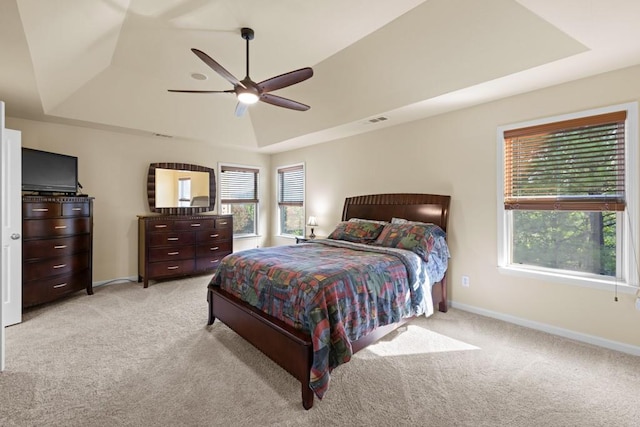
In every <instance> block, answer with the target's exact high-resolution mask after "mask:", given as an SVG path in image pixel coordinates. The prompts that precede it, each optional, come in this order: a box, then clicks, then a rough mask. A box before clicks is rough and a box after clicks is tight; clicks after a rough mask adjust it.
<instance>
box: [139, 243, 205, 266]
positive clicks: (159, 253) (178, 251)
mask: <svg viewBox="0 0 640 427" xmlns="http://www.w3.org/2000/svg"><path fill="white" fill-rule="evenodd" d="M194 253H195V250H194V248H193V245H188V246H176V247H171V246H165V247H161V248H151V249H149V262H157V261H171V260H179V259H190V258H193V256H194Z"/></svg>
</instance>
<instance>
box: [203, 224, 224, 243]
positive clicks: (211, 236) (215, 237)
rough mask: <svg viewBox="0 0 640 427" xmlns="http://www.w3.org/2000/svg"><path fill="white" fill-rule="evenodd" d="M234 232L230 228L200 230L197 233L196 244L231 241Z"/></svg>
mask: <svg viewBox="0 0 640 427" xmlns="http://www.w3.org/2000/svg"><path fill="white" fill-rule="evenodd" d="M232 231H233V230H232V229H231V228H230V227H228V228H215V229H209V230H200V231H197V232H196V242H198V243H208V242H216V241H220V240H231V234H232Z"/></svg>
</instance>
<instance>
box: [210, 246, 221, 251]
mask: <svg viewBox="0 0 640 427" xmlns="http://www.w3.org/2000/svg"><path fill="white" fill-rule="evenodd" d="M218 249H220V247H219V246H216V247H215V248H211V249H210V250H212V251H217V250H218Z"/></svg>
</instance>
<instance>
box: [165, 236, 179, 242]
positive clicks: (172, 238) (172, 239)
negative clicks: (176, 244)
mask: <svg viewBox="0 0 640 427" xmlns="http://www.w3.org/2000/svg"><path fill="white" fill-rule="evenodd" d="M167 240H171V241H176V240H178V237H167Z"/></svg>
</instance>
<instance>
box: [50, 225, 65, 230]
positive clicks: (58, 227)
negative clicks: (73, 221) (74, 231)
mask: <svg viewBox="0 0 640 427" xmlns="http://www.w3.org/2000/svg"><path fill="white" fill-rule="evenodd" d="M53 228H55V229H56V230H59V229H64V228H67V226H66V225H56V226H55V227H53Z"/></svg>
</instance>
